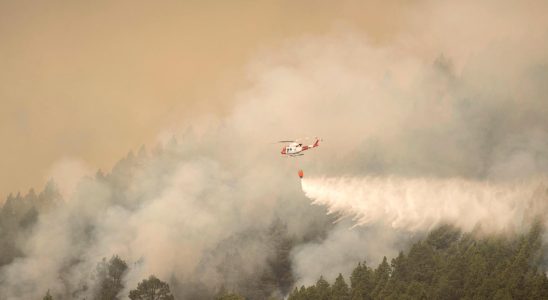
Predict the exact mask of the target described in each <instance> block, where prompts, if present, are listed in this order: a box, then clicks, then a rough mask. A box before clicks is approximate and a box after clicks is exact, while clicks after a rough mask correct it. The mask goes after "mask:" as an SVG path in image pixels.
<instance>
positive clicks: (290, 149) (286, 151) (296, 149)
mask: <svg viewBox="0 0 548 300" xmlns="http://www.w3.org/2000/svg"><path fill="white" fill-rule="evenodd" d="M320 141H321V139H319V138H316V141H315V142H314V144H312V145H308V146H307V145H303V144H301V143H299V142H297V140H295V141H278V143H289V145H287V146H285V147H283V148H282V152H281V153H282V155H287V156H291V157H295V156H301V155H304V153H302V152H303V151H305V150H309V149H312V148H316V147H318V146H319V145H320Z"/></svg>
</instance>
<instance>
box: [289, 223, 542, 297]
mask: <svg viewBox="0 0 548 300" xmlns="http://www.w3.org/2000/svg"><path fill="white" fill-rule="evenodd" d="M541 234H542V226H541V225H540V224H537V225H536V226H534V227H533V228H532V229H531V230H530V231H529V232H528V233H527V234H524V235H522V236H519V237H518V238H507V237H502V236H499V237H484V238H477V237H474V235H473V234H463V233H461V232H460V231H459V230H456V229H454V228H452V227H450V226H441V227H440V228H437V229H436V230H434V231H432V232H431V233H430V234H429V235H428V237H427V238H426V239H424V240H422V241H419V242H417V243H415V244H414V245H413V246H412V247H411V248H410V250H409V252H408V253H404V252H400V253H399V255H398V256H397V257H396V258H393V259H392V260H391V261H390V263H389V262H388V260H387V258H386V257H385V258H384V260H383V261H382V263H381V264H379V265H378V266H377V267H376V268H371V267H369V266H368V265H367V263H366V262H365V261H363V262H359V263H358V264H357V266H356V268H355V269H354V270H353V271H352V274H351V275H350V278H349V284H348V283H347V282H346V280H345V279H344V277H343V276H342V275H341V274H339V276H338V277H337V278H336V279H335V281H334V282H332V283H329V282H327V281H326V280H325V279H323V278H322V277H320V278H319V279H318V281H317V282H316V284H315V285H311V286H307V287H305V286H301V287H300V288H297V287H295V289H294V290H293V291H292V292H291V294H290V295H289V298H288V300H308V299H322V300H327V299H337V300H343V299H352V300H355V299H548V279H547V277H546V275H545V274H544V273H543V272H542V271H541V270H539V266H540V265H541V264H542V259H543V258H542V254H543V251H542V250H541V248H542V246H541Z"/></svg>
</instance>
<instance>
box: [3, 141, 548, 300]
mask: <svg viewBox="0 0 548 300" xmlns="http://www.w3.org/2000/svg"><path fill="white" fill-rule="evenodd" d="M177 149H179V148H178V147H177V146H176V143H175V142H174V144H173V145H172V146H171V148H170V147H169V146H168V147H167V148H166V149H161V150H157V151H155V152H153V153H151V154H147V153H146V151H145V150H144V149H141V151H139V153H138V154H137V155H134V154H132V153H130V154H129V155H128V156H127V157H126V158H124V159H122V160H121V161H120V162H119V163H118V164H116V166H115V167H114V169H113V170H112V171H111V172H110V173H107V174H105V173H103V172H101V171H99V172H97V174H96V175H95V176H93V177H90V178H86V179H85V180H84V183H82V184H81V187H80V188H81V189H83V190H85V188H86V185H90V184H97V183H101V184H102V185H103V186H107V187H108V190H109V191H110V193H108V194H107V196H105V197H107V199H108V202H107V203H108V206H105V207H106V208H111V207H125V208H126V209H127V210H134V209H136V207H138V205H137V204H138V203H139V201H143V200H142V196H140V195H142V193H133V194H132V193H130V191H131V187H132V180H134V179H133V178H135V177H136V176H138V175H139V174H142V173H143V171H142V170H143V169H145V168H147V167H150V166H157V165H158V164H160V165H162V166H168V167H165V168H164V169H163V170H168V171H170V172H171V170H172V168H174V167H171V166H172V165H173V164H172V163H171V162H172V161H173V160H177V159H179V157H180V156H183V155H185V153H184V152H177V151H176V150H177ZM160 179H161V177H160ZM160 183H161V181H160ZM160 183H158V185H160ZM83 195H84V196H85V195H86V194H85V193H84V194H83ZM95 195H96V194H94V196H95ZM77 197H83V196H77ZM82 199H84V200H85V199H86V198H82ZM94 199H101V198H100V197H99V198H94ZM77 203H78V204H79V205H84V204H86V202H85V201H80V202H77ZM70 205H74V204H73V203H72V204H71V203H68V202H67V201H66V200H65V199H63V197H62V196H61V194H60V192H59V191H58V188H57V186H56V184H55V183H54V182H53V181H50V182H48V183H47V185H46V186H45V188H44V189H43V190H42V191H40V192H39V193H36V192H35V191H34V190H30V191H29V192H28V193H27V194H26V195H21V194H20V193H18V194H16V195H9V196H8V197H7V199H6V200H5V202H4V204H3V206H2V209H1V211H0V251H1V255H0V270H6V267H7V266H17V264H18V263H20V261H21V260H23V259H25V258H26V257H27V256H28V255H29V254H28V249H27V248H25V245H26V244H25V243H27V242H28V241H29V240H32V237H33V234H35V233H36V230H38V224H39V223H40V222H41V221H40V220H41V218H43V217H44V216H48V215H52V214H53V216H63V215H62V214H59V215H55V214H54V213H55V212H63V210H68V209H69V208H70ZM106 208H105V209H103V208H101V209H102V210H95V211H94V212H93V215H91V216H92V217H93V216H95V215H98V216H101V215H103V214H104V212H103V211H107V212H108V210H107V209H106ZM69 212H70V210H69ZM81 212H82V210H80V208H79V210H78V211H77V212H76V213H75V216H74V217H73V216H71V215H70V214H69V217H70V219H69V220H70V222H68V221H67V224H70V226H71V227H70V231H69V233H70V235H69V236H68V241H69V242H70V243H78V242H81V241H84V243H83V245H84V246H83V247H81V248H79V247H74V248H70V249H69V250H70V251H71V252H67V253H66V254H65V255H68V257H65V258H63V261H62V263H61V264H60V266H61V269H60V270H59V273H58V275H57V276H59V278H58V280H59V282H61V283H63V285H64V287H61V288H59V286H57V287H54V286H44V287H43V288H40V290H37V293H38V294H41V295H43V296H41V297H43V299H49V300H52V299H56V300H57V299H127V298H128V297H129V298H130V299H151V300H152V299H215V300H228V299H272V300H274V299H289V300H308V299H352V300H355V299H548V279H547V277H546V274H545V272H546V266H547V265H548V264H547V261H546V258H545V257H543V254H545V253H547V252H548V251H547V249H546V245H543V243H542V240H543V235H545V233H544V232H545V231H544V230H545V228H544V227H543V226H544V225H543V224H542V222H540V221H539V222H537V223H536V225H535V226H533V227H532V228H530V229H528V230H526V232H525V233H523V234H521V235H515V234H508V235H506V234H502V233H501V234H498V235H485V234H482V233H481V232H480V231H478V232H462V231H461V230H459V229H457V228H455V227H452V226H449V225H444V226H439V227H437V228H436V229H435V230H433V231H431V232H430V233H429V234H427V235H424V236H423V237H422V238H417V239H415V241H414V242H413V243H411V244H410V245H409V246H407V247H405V248H403V249H401V250H402V251H401V252H400V253H399V255H397V256H396V257H394V258H392V257H385V258H384V260H382V262H381V263H380V264H379V265H378V266H376V267H375V266H372V265H370V264H369V263H368V262H367V261H365V260H361V261H356V262H355V268H354V269H353V270H352V271H351V273H349V274H339V276H338V277H337V278H336V279H334V280H332V281H328V280H326V279H325V278H324V277H320V278H318V279H317V282H316V283H315V284H313V285H299V279H300V278H298V276H297V275H296V274H295V272H294V270H293V269H292V256H291V253H292V251H293V250H294V249H295V247H297V246H298V245H302V244H303V243H306V242H308V241H319V240H322V239H324V238H325V231H326V228H329V226H331V224H332V220H330V219H326V220H327V221H328V222H327V223H314V226H309V228H310V229H309V231H307V232H306V234H303V235H302V236H295V235H294V234H292V233H290V232H289V231H288V227H287V219H286V220H284V219H281V218H273V219H272V221H271V222H269V223H268V224H269V225H268V226H266V227H264V228H246V229H244V230H240V231H239V232H235V233H234V234H232V235H229V236H228V238H225V239H222V240H220V241H218V242H217V243H216V244H214V245H213V247H212V248H211V249H207V251H206V252H205V253H204V254H203V256H202V258H201V260H200V261H199V262H198V263H197V268H196V269H197V271H195V272H194V273H193V276H196V277H195V278H190V279H189V278H185V279H181V278H180V277H177V276H175V275H173V276H171V277H165V276H164V277H161V276H158V274H142V273H138V272H137V273H136V274H141V276H144V277H141V278H139V279H138V280H134V281H133V282H134V283H133V284H132V285H128V283H127V282H128V281H127V280H126V279H127V277H128V274H130V273H131V271H132V270H138V268H139V267H140V263H141V262H140V261H132V260H130V259H128V258H127V257H124V256H123V255H121V254H120V253H110V254H108V257H104V258H102V259H99V260H97V261H95V262H90V264H93V265H94V267H93V268H88V267H87V266H89V265H90V264H86V262H85V261H84V260H83V258H82V257H86V255H87V254H86V253H88V252H86V251H87V249H91V248H93V247H94V245H95V244H96V243H97V241H98V240H99V238H101V236H100V233H101V231H99V229H98V228H100V227H101V223H100V222H99V221H97V220H96V219H92V218H90V219H89V220H86V219H83V218H82V216H81V215H79V214H81ZM308 213H310V212H308ZM74 219H76V220H77V221H78V222H75V221H74ZM82 220H83V221H82ZM324 221H325V220H324ZM62 224H64V223H62ZM43 227H44V226H43ZM45 230H49V228H47V226H46V228H45ZM349 230H350V229H349ZM45 245H51V246H54V245H52V244H49V243H46V244H45ZM250 245H251V246H253V247H256V245H262V246H264V247H265V248H264V249H268V250H269V251H270V252H269V253H268V255H267V256H266V257H265V261H264V262H263V263H262V264H261V265H259V266H260V268H259V267H256V268H255V267H254V269H253V271H252V272H251V273H250V272H249V271H247V272H246V269H245V267H246V264H247V263H251V262H250V261H248V260H249V257H247V256H246V255H245V254H244V253H245V249H246V247H249V246H250ZM47 247H49V246H47ZM39 250H40V251H43V250H44V249H39ZM348 250H351V249H348ZM25 251H27V252H25ZM31 254H32V252H31ZM159 255H161V254H159ZM365 256H366V255H365V253H364V256H363V257H364V259H365ZM74 270H77V271H78V272H82V273H84V275H83V276H82V278H84V280H81V281H75V280H74V278H72V276H71V274H75V273H74V272H75V271H74ZM211 270H214V271H215V275H216V276H217V277H215V280H216V281H215V282H213V279H212V278H213V277H209V276H208V275H207V274H210V273H206V272H205V271H211ZM2 274H3V275H2V276H6V274H11V273H2ZM204 274H206V275H204ZM11 275H12V277H10V280H12V281H13V280H15V279H14V278H19V280H20V281H21V282H20V284H17V285H13V283H12V286H11V292H13V293H18V291H20V290H23V289H29V288H37V287H32V285H33V284H34V282H32V281H29V279H28V278H24V277H21V276H20V277H14V276H15V275H17V276H19V274H15V275H13V274H11ZM43 276H49V275H48V274H43ZM52 276H53V275H52ZM208 279H211V282H208ZM5 280H6V277H1V278H0V284H4V283H5ZM75 282H76V283H75ZM137 282H138V283H137ZM16 283H17V282H16ZM29 285H30V286H31V287H29Z"/></svg>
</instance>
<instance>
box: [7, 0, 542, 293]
mask: <svg viewBox="0 0 548 300" xmlns="http://www.w3.org/2000/svg"><path fill="white" fill-rule="evenodd" d="M429 5H431V7H430V8H431V9H430V10H429V11H430V13H429V14H427V15H426V16H422V17H420V16H418V15H417V16H411V18H410V19H411V21H410V24H409V29H408V31H405V32H402V33H401V34H400V35H399V36H398V37H396V38H395V39H394V41H392V43H390V44H384V45H372V44H370V43H368V40H367V37H366V36H361V35H360V34H359V33H353V32H352V31H351V30H345V29H339V30H335V31H334V32H332V33H330V34H328V35H325V36H317V37H308V38H302V39H299V40H291V41H288V42H287V45H285V46H284V47H282V48H281V49H276V50H275V51H272V52H271V53H267V54H264V55H262V56H259V58H258V59H257V60H255V61H254V62H252V63H251V64H250V68H249V77H250V81H251V82H250V86H249V88H248V89H246V90H244V91H242V92H241V93H239V94H238V95H227V97H236V98H237V99H238V100H237V105H235V107H233V109H232V110H231V112H230V113H229V114H228V116H226V117H224V118H222V119H216V120H211V119H208V118H205V119H199V118H196V119H192V120H186V121H184V122H183V123H185V124H194V126H188V127H189V128H190V129H189V131H188V132H187V133H185V134H183V135H179V136H177V138H178V140H179V141H180V142H179V143H167V144H166V145H165V146H164V148H163V150H155V151H153V152H154V153H155V154H153V155H150V156H148V155H147V154H146V153H145V152H144V151H143V152H140V153H139V154H138V155H130V156H128V157H127V158H126V159H125V160H123V161H121V162H120V163H119V164H118V165H117V166H116V167H115V168H114V169H113V171H112V173H110V174H108V175H107V176H106V177H105V176H104V175H102V174H98V175H97V176H96V177H94V178H87V179H84V180H83V181H82V182H81V183H80V184H79V186H78V188H77V189H76V190H75V191H74V193H72V196H71V198H70V199H67V201H66V203H65V205H64V206H62V207H60V208H58V209H56V210H53V211H49V212H47V213H44V214H41V215H40V217H39V219H38V222H37V224H36V225H35V227H34V228H33V231H32V234H31V235H30V237H29V238H28V239H27V240H25V241H23V242H21V244H22V245H21V248H22V252H23V256H22V257H20V258H18V259H16V260H14V261H13V262H12V263H11V264H9V265H6V266H4V267H2V269H1V270H0V295H2V298H9V299H35V298H39V297H40V296H43V295H44V293H45V291H47V290H48V289H50V290H51V291H52V293H53V294H54V295H57V296H60V297H64V298H70V297H74V296H82V297H83V296H89V295H90V293H92V291H93V289H92V288H88V289H84V288H82V287H83V286H88V287H89V286H93V280H92V278H91V277H92V276H91V275H92V273H93V270H94V267H95V264H96V263H97V262H98V261H100V260H101V259H102V258H103V257H110V256H111V255H113V254H118V255H120V256H121V257H123V258H125V259H126V260H127V261H128V262H129V263H130V272H129V274H128V275H127V276H126V278H125V280H126V282H125V286H126V290H125V291H124V292H123V293H124V295H127V292H128V290H129V289H131V288H134V287H135V286H136V285H137V283H138V282H139V281H140V280H142V279H143V278H145V277H147V276H148V275H150V274H151V273H154V274H156V275H157V276H158V277H159V278H161V279H162V280H170V282H172V284H173V285H174V286H178V287H180V288H177V287H176V289H177V291H178V293H179V294H178V295H181V296H186V297H187V298H192V296H189V293H190V292H189V291H191V290H193V289H195V288H196V286H201V285H204V286H206V287H207V288H213V289H214V288H216V287H219V286H220V285H221V284H227V283H228V285H229V286H239V285H240V283H241V282H242V281H246V280H247V279H248V278H252V277H254V275H256V274H257V273H258V272H261V271H264V270H265V269H268V268H269V263H268V262H269V259H270V258H271V257H272V253H271V251H272V247H271V245H270V244H269V243H270V242H271V241H270V239H267V238H264V236H265V233H267V232H270V231H272V229H271V228H272V224H276V223H280V224H283V225H284V226H282V227H284V228H285V229H284V230H286V234H285V235H287V236H290V237H292V241H293V243H294V247H293V248H291V249H292V251H291V259H292V260H291V266H292V270H293V275H294V277H295V278H294V279H295V280H296V282H297V283H298V284H300V283H310V282H311V281H313V280H315V279H317V278H318V277H319V275H321V274H325V275H327V276H328V277H333V276H335V275H336V273H338V272H343V273H346V272H348V271H349V270H350V269H351V268H352V267H353V266H354V264H355V263H357V260H360V259H367V260H368V261H372V262H378V261H379V260H380V259H382V256H384V255H387V256H392V255H394V254H395V253H396V252H397V251H398V250H400V249H402V248H404V245H405V241H406V240H409V239H412V238H413V235H409V233H407V232H405V231H402V230H400V229H403V228H405V229H409V228H411V229H417V231H420V230H427V229H429V228H431V227H432V226H434V225H435V224H439V223H442V222H452V223H456V224H457V225H460V226H461V227H462V228H463V229H465V230H469V229H471V228H472V227H473V226H474V225H470V224H473V223H474V222H468V221H467V220H464V219H460V218H459V215H458V214H453V213H451V211H452V210H448V211H447V213H446V214H443V213H440V212H438V211H436V210H435V209H436V208H437V207H436V206H431V205H429V204H430V203H436V201H441V202H438V203H443V204H444V205H448V206H456V208H457V211H458V212H461V211H465V210H467V209H470V210H471V209H473V207H467V205H466V204H464V203H467V204H472V203H473V201H475V200H474V199H475V197H480V196H478V195H479V194H482V193H483V192H482V191H483V189H484V188H485V189H486V190H487V191H489V192H488V193H487V196H491V195H495V196H498V194H497V193H498V191H501V193H503V194H505V193H510V192H509V190H510V191H514V192H515V195H518V196H519V195H527V194H528V193H529V192H531V191H533V188H532V187H531V188H530V186H529V185H527V184H523V185H520V184H516V183H515V182H516V181H525V182H529V181H535V180H538V179H539V178H540V177H542V176H544V175H546V173H547V171H548V118H546V115H548V104H547V101H546V92H547V89H546V85H545V82H547V81H548V67H547V65H548V64H547V63H548V57H547V54H546V53H548V51H547V50H548V49H547V44H548V43H547V42H546V41H547V40H546V39H545V37H546V32H548V31H547V28H548V26H547V22H546V20H545V18H544V17H543V16H542V18H540V17H539V16H537V15H536V14H535V12H534V11H529V10H526V12H530V14H528V13H525V12H524V9H523V8H522V7H521V6H519V7H518V8H520V9H519V10H517V12H516V13H515V14H514V11H516V10H512V9H513V8H514V7H511V5H508V4H501V5H502V6H501V7H502V8H504V9H502V11H499V10H493V9H491V8H492V7H491V6H490V5H485V6H482V5H478V6H474V7H467V6H466V5H463V6H459V7H453V6H451V5H445V4H429ZM497 5H498V3H497ZM506 9H507V10H508V11H507V10H506ZM510 11H512V12H510ZM471 12H473V14H470V13H471ZM509 15H510V16H512V17H508V16H509ZM463 16H467V17H470V18H473V22H471V21H466V20H463ZM414 17H416V18H414ZM505 17H508V18H505ZM500 20H504V21H500ZM480 21H481V22H482V23H481V24H484V23H485V24H492V26H491V25H490V26H483V27H480V28H475V27H474V26H472V25H469V24H472V23H477V22H480ZM501 22H503V24H501ZM527 22H532V23H534V24H535V25H536V26H535V28H536V29H537V30H536V31H535V32H531V31H530V30H524V28H525V27H526V26H525V25H524V24H526V23H527ZM478 24H479V23H478ZM527 28H528V27H527ZM183 127H185V126H183ZM192 127H193V128H194V129H192ZM314 135H317V136H321V137H323V138H324V141H325V142H324V143H323V144H322V145H321V146H320V148H318V149H315V150H311V151H308V153H307V154H306V155H305V156H303V157H300V158H298V159H291V158H288V159H284V158H280V157H279V154H278V153H279V150H280V149H278V148H279V147H278V146H276V145H273V144H272V143H271V142H273V141H276V140H279V139H288V138H294V137H298V136H314ZM298 168H303V169H304V170H305V177H308V176H311V177H312V178H315V177H316V176H317V175H322V176H329V177H334V178H335V179H332V180H328V181H326V182H324V181H316V180H312V179H311V180H308V179H305V181H304V182H303V184H304V188H305V192H306V193H307V194H308V195H309V196H310V197H312V198H313V199H314V200H315V201H317V202H318V203H321V204H326V205H327V206H328V208H330V209H331V210H333V211H337V212H343V211H344V212H345V213H346V212H348V213H349V215H352V216H353V217H356V218H357V219H356V220H357V222H358V223H360V224H362V225H367V226H365V227H359V228H355V229H350V227H351V226H352V225H354V224H355V222H349V221H343V222H340V223H337V224H333V221H335V218H334V217H332V216H326V213H327V212H328V211H327V210H326V209H325V208H324V207H320V206H314V205H312V206H311V205H310V200H309V199H307V198H306V197H305V196H304V194H303V192H302V190H301V187H300V184H299V182H298V178H297V176H296V171H297V169H298ZM343 175H344V176H347V177H349V178H354V179H350V180H353V181H355V182H356V186H359V188H356V190H355V191H356V192H360V191H361V189H363V188H364V186H365V187H367V186H368V184H369V182H368V179H361V178H364V177H365V178H394V179H387V181H381V182H378V183H377V186H378V187H379V188H380V189H382V190H386V189H388V191H389V193H398V192H397V191H401V189H404V190H406V191H411V193H410V195H409V196H408V197H412V199H417V200H416V201H418V204H420V206H421V210H420V211H419V210H417V211H416V212H417V213H416V214H415V215H409V216H406V217H409V218H414V219H413V220H408V219H405V218H404V219H402V218H401V217H400V216H401V214H404V213H406V212H408V211H409V209H410V205H411V202H405V203H401V202H398V201H396V200H397V198H398V197H393V198H391V199H394V200H393V201H392V202H390V201H389V202H388V203H385V202H383V201H381V199H383V198H374V197H373V198H372V197H364V198H360V197H355V199H353V201H354V202H351V203H345V202H344V201H341V199H342V198H340V197H339V198H338V196H331V194H329V195H330V196H329V197H327V196H325V197H324V194H320V193H319V192H318V191H321V190H322V189H327V191H328V192H329V193H332V192H333V193H335V192H337V191H338V190H339V189H338V188H335V186H338V185H342V183H341V182H343V179H340V178H339V176H343ZM367 176H377V177H367ZM390 176H393V177H390ZM398 178H401V179H398ZM421 178H431V180H426V181H421ZM452 178H459V179H452ZM372 180H373V179H372ZM390 180H393V181H390ZM486 180H488V181H489V182H492V185H491V183H489V184H487V183H484V182H485V181H486ZM450 182H457V183H458V184H460V185H464V186H465V187H466V188H470V192H469V193H471V194H467V193H466V192H463V191H460V190H459V192H458V193H456V194H452V195H451V196H444V194H443V193H444V192H443V191H446V190H447V189H450V188H451V187H452V185H451V184H450ZM392 185H398V187H394V189H391V187H389V186H392ZM416 186H417V187H419V188H420V192H419V191H417V192H415V189H414V188H415V187H416ZM312 187H313V188H312ZM436 191H440V193H441V196H442V199H441V200H440V199H439V197H438V196H440V195H439V194H440V193H436V195H433V194H434V193H435V192H436ZM350 193H351V192H348V195H350ZM453 195H455V196H456V197H459V198H463V199H464V200H462V199H461V201H463V202H453V201H451V200H453V199H454V198H453ZM350 196H352V195H350ZM434 196H435V197H434ZM493 197H494V196H493ZM516 197H517V196H516ZM518 198H519V199H525V202H524V203H522V204H520V205H525V204H527V203H529V202H527V201H528V200H527V199H529V198H527V197H524V198H521V196H520V197H517V198H516V199H518ZM344 199H346V198H344ZM360 199H365V200H364V201H365V202H359V200H360ZM403 199H411V198H405V197H403ZM482 199H483V198H482ZM503 199H506V198H504V197H503ZM512 199H513V198H512ZM544 199H545V198H544ZM367 201H369V202H367ZM371 201H374V204H378V205H380V207H378V210H379V211H381V212H382V213H379V214H376V215H373V216H372V215H369V213H368V212H369V210H367V209H370V206H368V205H367V204H368V203H369V204H371ZM512 201H514V200H502V202H495V200H492V201H491V202H489V204H492V205H494V206H495V207H497V206H500V207H501V211H500V213H495V214H492V215H491V216H490V217H491V218H492V219H491V220H489V221H490V222H492V224H491V223H489V224H487V225H488V226H487V227H490V226H494V227H495V228H496V227H497V226H502V225H504V224H507V222H510V223H515V222H518V223H519V220H510V219H509V217H512V216H518V217H520V216H525V215H516V214H512V211H513V210H514V209H515V210H519V209H520V206H519V205H518V206H517V207H512V204H513V203H518V202H512ZM482 203H483V202H482ZM520 203H521V202H520ZM389 204H390V205H392V206H390V207H388V208H390V209H388V210H386V209H384V210H383V205H389ZM541 204H542V203H541ZM544 204H545V202H544ZM400 205H402V206H401V207H400ZM360 206H365V207H366V210H363V211H362V210H360V211H358V210H356V207H360ZM384 208H386V207H384ZM425 210H426V211H425ZM509 210H510V214H508V211H509ZM428 211H430V212H431V213H429V212H428ZM442 212H445V211H443V210H442ZM497 212H498V211H497ZM505 212H506V213H505ZM484 218H485V217H481V216H480V217H479V220H480V221H479V222H480V223H481V220H483V219H484ZM501 224H502V225H501ZM502 227H504V226H502ZM269 230H270V231H269ZM231 255H232V256H231ZM235 257H236V261H241V263H240V264H237V265H236V266H234V265H228V266H226V262H227V261H230V260H234V258H235ZM238 257H239V258H238ZM242 258H245V259H242ZM314 258H315V259H316V260H314ZM238 259H239V260H238ZM219 266H225V267H224V268H220V267H219ZM223 270H228V271H226V272H225V271H223ZM44 274H47V276H46V275H44ZM176 282H178V285H176V284H174V283H176ZM277 292H278V293H283V291H277ZM193 299H195V298H193Z"/></svg>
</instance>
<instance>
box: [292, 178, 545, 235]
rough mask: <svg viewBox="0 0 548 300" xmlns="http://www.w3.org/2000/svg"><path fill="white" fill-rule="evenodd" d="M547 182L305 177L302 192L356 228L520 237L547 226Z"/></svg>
mask: <svg viewBox="0 0 548 300" xmlns="http://www.w3.org/2000/svg"><path fill="white" fill-rule="evenodd" d="M547 182H548V181H546V179H537V180H530V181H524V182H514V183H492V182H485V181H472V180H464V179H434V178H399V177H364V178H345V177H342V178H305V179H303V180H302V189H303V191H304V192H305V194H306V196H307V197H308V198H310V199H312V200H313V202H312V203H313V204H316V205H323V206H326V207H327V209H328V213H330V214H340V215H341V217H350V218H352V219H353V220H354V221H355V222H356V225H367V224H373V223H384V224H388V225H390V226H391V227H393V228H395V229H404V230H409V231H418V230H429V229H431V228H433V227H435V226H436V225H438V224H441V223H448V224H452V225H455V226H457V227H459V228H461V229H462V230H465V231H471V230H473V229H475V228H479V229H481V230H482V231H484V232H488V233H498V232H518V231H522V230H524V229H526V228H527V227H528V226H529V225H530V224H531V222H533V221H535V220H539V219H540V220H542V221H543V222H546V221H547V218H548V217H547V216H548V188H547V187H548V184H547Z"/></svg>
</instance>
